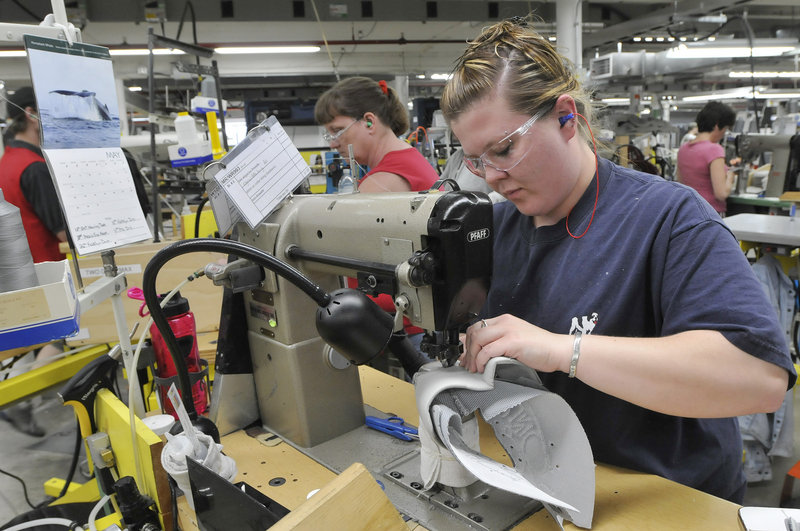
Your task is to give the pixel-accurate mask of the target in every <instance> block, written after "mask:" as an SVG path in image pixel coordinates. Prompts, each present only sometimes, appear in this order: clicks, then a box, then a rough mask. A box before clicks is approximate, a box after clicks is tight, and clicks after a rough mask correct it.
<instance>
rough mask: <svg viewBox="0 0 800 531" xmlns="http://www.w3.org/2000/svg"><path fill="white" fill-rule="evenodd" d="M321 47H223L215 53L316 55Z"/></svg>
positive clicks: (216, 49)
mask: <svg viewBox="0 0 800 531" xmlns="http://www.w3.org/2000/svg"><path fill="white" fill-rule="evenodd" d="M318 51H320V47H319V46H221V47H219V48H214V52H215V53H218V54H221V55H240V54H262V53H316V52H318Z"/></svg>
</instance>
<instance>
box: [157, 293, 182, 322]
mask: <svg viewBox="0 0 800 531" xmlns="http://www.w3.org/2000/svg"><path fill="white" fill-rule="evenodd" d="M166 296H167V294H166V293H162V294H161V295H159V296H158V302H159V303H161V301H163V300H164V297H166ZM163 310H164V316H165V317H167V318H168V319H169V318H170V317H177V316H178V315H181V314H184V313H187V312H188V311H189V301H188V300H186V297H181V292H180V291H179V292H177V293H175V295H173V296H172V298H171V299H170V300H169V302H168V303H167V305H166V306H164V308H163Z"/></svg>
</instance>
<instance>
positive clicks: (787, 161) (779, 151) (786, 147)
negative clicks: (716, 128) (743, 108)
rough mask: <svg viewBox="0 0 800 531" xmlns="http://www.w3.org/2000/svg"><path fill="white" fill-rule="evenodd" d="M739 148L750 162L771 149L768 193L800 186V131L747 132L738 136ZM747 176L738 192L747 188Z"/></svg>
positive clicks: (741, 181)
mask: <svg viewBox="0 0 800 531" xmlns="http://www.w3.org/2000/svg"><path fill="white" fill-rule="evenodd" d="M736 152H737V154H738V155H739V156H740V157H741V158H742V159H743V160H744V161H745V162H746V161H749V160H752V159H753V158H755V157H756V156H757V155H759V154H761V153H764V152H771V153H772V159H771V167H770V171H769V175H768V176H767V184H766V189H765V191H764V195H765V196H766V197H779V196H780V195H781V194H782V193H783V192H786V191H793V190H800V135H794V136H790V135H762V134H750V133H747V134H745V133H743V134H740V135H739V136H738V137H736ZM746 186H747V179H740V183H739V186H738V192H739V193H741V192H744V191H745V187H746Z"/></svg>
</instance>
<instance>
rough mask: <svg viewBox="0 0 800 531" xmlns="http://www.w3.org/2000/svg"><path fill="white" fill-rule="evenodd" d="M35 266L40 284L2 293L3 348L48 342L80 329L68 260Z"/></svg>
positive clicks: (0, 334) (0, 328)
mask: <svg viewBox="0 0 800 531" xmlns="http://www.w3.org/2000/svg"><path fill="white" fill-rule="evenodd" d="M35 267H36V276H37V278H38V280H39V285H38V286H36V287H33V288H27V289H20V290H16V291H7V292H5V293H0V350H9V349H12V348H18V347H26V346H29V345H38V344H39V343H47V342H50V341H53V340H55V339H61V338H64V337H67V336H71V335H73V334H75V333H76V332H77V331H78V328H79V322H80V315H79V313H80V312H79V309H78V296H77V294H76V293H75V287H74V286H73V284H72V273H70V269H69V263H68V262H67V260H62V261H60V262H42V263H40V264H36V265H35Z"/></svg>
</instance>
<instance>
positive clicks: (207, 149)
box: [167, 142, 214, 168]
mask: <svg viewBox="0 0 800 531" xmlns="http://www.w3.org/2000/svg"><path fill="white" fill-rule="evenodd" d="M167 152H168V153H169V160H170V162H171V163H172V167H173V168H181V167H183V166H199V165H200V164H205V163H206V162H209V161H211V160H213V159H214V157H213V156H212V155H211V144H210V143H208V142H198V143H197V144H188V145H185V146H182V145H180V144H175V145H174V146H168V147H167Z"/></svg>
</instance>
